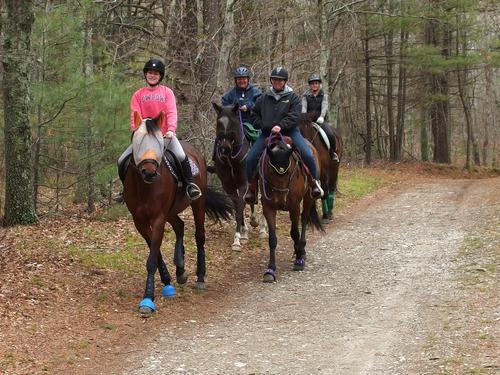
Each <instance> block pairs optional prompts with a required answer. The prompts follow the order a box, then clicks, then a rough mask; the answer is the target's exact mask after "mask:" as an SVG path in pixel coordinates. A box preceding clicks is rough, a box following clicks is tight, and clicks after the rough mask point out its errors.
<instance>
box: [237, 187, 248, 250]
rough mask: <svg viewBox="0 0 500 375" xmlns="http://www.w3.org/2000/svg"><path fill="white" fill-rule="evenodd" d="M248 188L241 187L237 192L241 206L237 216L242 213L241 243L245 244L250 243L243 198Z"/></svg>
mask: <svg viewBox="0 0 500 375" xmlns="http://www.w3.org/2000/svg"><path fill="white" fill-rule="evenodd" d="M245 191H246V186H240V187H239V188H238V191H237V199H238V204H239V206H235V207H238V209H237V210H236V214H237V215H238V214H239V212H241V216H240V217H241V232H240V233H241V243H243V244H245V243H246V242H247V241H248V227H247V225H246V223H245V201H244V200H243V196H244V195H245Z"/></svg>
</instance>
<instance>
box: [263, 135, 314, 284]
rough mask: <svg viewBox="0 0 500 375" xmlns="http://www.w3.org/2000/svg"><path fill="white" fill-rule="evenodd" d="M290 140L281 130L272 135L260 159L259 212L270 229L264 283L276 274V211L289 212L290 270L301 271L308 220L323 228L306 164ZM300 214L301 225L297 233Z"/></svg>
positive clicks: (273, 280) (273, 279) (304, 257)
mask: <svg viewBox="0 0 500 375" xmlns="http://www.w3.org/2000/svg"><path fill="white" fill-rule="evenodd" d="M290 143H291V141H290V139H289V138H287V137H283V136H282V135H281V134H280V133H277V134H274V135H273V134H272V135H271V136H270V137H269V138H268V140H267V146H266V148H265V151H264V152H263V154H262V156H261V158H260V160H259V164H260V165H259V183H260V188H261V189H262V190H261V191H262V193H261V202H262V211H263V213H264V216H265V218H266V221H267V225H268V228H269V263H268V266H267V270H266V271H265V273H264V279H263V281H264V282H266V283H270V282H275V281H276V277H277V273H276V246H277V244H278V241H277V238H276V213H277V211H278V210H281V211H288V212H289V217H290V221H291V228H290V236H291V237H292V239H293V243H294V245H293V247H294V253H295V261H294V264H293V269H294V270H295V271H302V270H303V269H304V267H305V259H306V250H305V246H306V228H307V225H308V224H309V223H311V224H313V226H314V228H316V229H319V230H321V231H322V230H323V228H322V225H321V222H320V220H319V217H318V213H317V211H316V205H315V201H314V199H313V197H312V194H311V188H310V185H309V183H308V181H307V175H306V171H305V169H304V168H305V165H304V163H303V162H302V160H301V159H300V157H299V156H298V152H297V151H295V150H294V148H293V146H291V145H290ZM308 143H309V142H308ZM309 145H310V143H309ZM310 146H311V145H310ZM311 149H312V150H313V153H314V156H315V157H316V160H317V152H316V150H315V149H314V147H312V146H311ZM301 202H302V211H301V208H300V204H301ZM299 217H300V219H301V224H302V225H301V231H300V235H299Z"/></svg>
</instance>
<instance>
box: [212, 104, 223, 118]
mask: <svg viewBox="0 0 500 375" xmlns="http://www.w3.org/2000/svg"><path fill="white" fill-rule="evenodd" d="M212 106H213V107H214V109H215V112H217V114H218V115H220V112H221V111H222V107H221V106H220V105H218V104H217V103H216V102H212Z"/></svg>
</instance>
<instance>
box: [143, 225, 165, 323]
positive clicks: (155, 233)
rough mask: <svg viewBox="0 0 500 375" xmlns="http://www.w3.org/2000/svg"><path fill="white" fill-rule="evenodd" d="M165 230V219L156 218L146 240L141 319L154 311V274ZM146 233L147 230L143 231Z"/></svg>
mask: <svg viewBox="0 0 500 375" xmlns="http://www.w3.org/2000/svg"><path fill="white" fill-rule="evenodd" d="M164 228H165V219H163V218H158V219H156V220H155V221H154V222H153V223H152V225H151V237H150V239H149V241H148V240H146V241H147V242H148V244H149V256H148V260H147V262H146V269H147V272H148V275H147V277H146V290H145V292H144V298H143V299H142V301H141V303H140V304H139V312H140V314H141V316H142V317H144V318H149V317H150V316H151V313H152V312H153V311H154V309H155V305H154V302H153V301H154V294H155V273H156V270H157V269H158V259H159V258H158V255H159V254H160V247H161V243H162V241H163V230H164ZM144 231H145V232H146V233H147V230H144ZM141 234H142V231H141Z"/></svg>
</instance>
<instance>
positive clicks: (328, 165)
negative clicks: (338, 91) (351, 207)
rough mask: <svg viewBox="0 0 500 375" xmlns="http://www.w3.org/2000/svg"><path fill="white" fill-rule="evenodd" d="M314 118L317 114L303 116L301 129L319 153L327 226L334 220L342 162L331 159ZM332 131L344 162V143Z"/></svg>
mask: <svg viewBox="0 0 500 375" xmlns="http://www.w3.org/2000/svg"><path fill="white" fill-rule="evenodd" d="M314 117H316V114H315V113H309V114H303V115H301V116H300V118H299V129H300V132H301V133H302V135H303V136H304V138H306V139H307V140H309V142H311V143H312V144H313V146H314V147H315V148H316V150H317V151H318V161H319V165H320V167H321V175H320V180H321V188H322V189H323V190H324V192H325V194H324V195H323V198H322V199H321V207H322V211H323V223H324V224H327V223H328V222H329V221H330V220H332V219H333V206H334V203H335V195H334V194H335V192H336V191H337V183H338V177H339V166H340V162H337V161H333V160H332V159H331V157H330V154H329V150H328V146H327V145H326V143H325V140H324V138H323V136H322V134H321V133H322V131H320V130H319V125H317V124H315V123H313V122H312V121H311V119H312V118H314ZM332 131H333V134H334V137H335V142H336V148H337V149H336V152H337V155H338V156H339V160H342V153H343V151H344V142H343V140H342V137H341V136H340V134H339V133H338V132H337V131H335V130H334V129H332Z"/></svg>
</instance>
